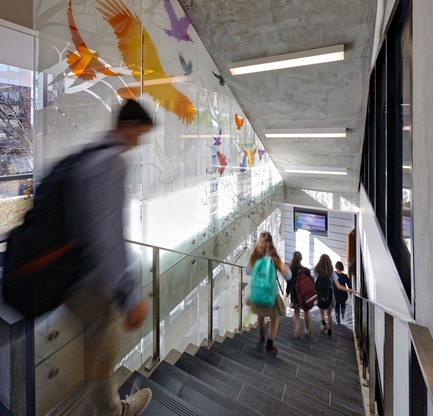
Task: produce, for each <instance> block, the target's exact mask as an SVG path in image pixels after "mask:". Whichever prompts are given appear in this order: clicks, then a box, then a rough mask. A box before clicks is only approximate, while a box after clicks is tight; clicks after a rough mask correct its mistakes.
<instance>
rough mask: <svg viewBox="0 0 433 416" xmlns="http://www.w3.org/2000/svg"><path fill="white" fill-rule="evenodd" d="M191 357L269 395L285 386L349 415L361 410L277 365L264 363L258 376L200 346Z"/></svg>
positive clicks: (360, 413) (359, 407) (306, 397)
mask: <svg viewBox="0 0 433 416" xmlns="http://www.w3.org/2000/svg"><path fill="white" fill-rule="evenodd" d="M195 357H196V358H197V357H198V358H200V359H201V360H203V361H206V362H207V363H209V364H211V365H213V366H216V367H217V368H219V369H221V370H223V371H225V372H227V373H228V374H230V375H232V376H234V377H237V378H238V379H240V380H244V381H246V382H249V381H251V384H253V385H256V386H257V387H260V388H261V389H262V390H263V391H266V392H267V393H269V394H272V392H274V393H273V395H274V396H276V397H278V396H279V397H281V396H280V394H281V392H282V393H283V394H284V392H285V390H287V391H290V392H292V394H294V395H297V394H299V395H301V397H302V398H303V399H306V400H312V401H315V400H317V401H320V402H322V403H324V404H325V405H326V404H329V403H331V404H332V406H333V407H334V406H335V407H336V409H337V410H340V411H341V412H342V413H343V414H346V413H347V414H349V415H353V416H354V415H363V414H364V408H363V405H362V403H358V402H354V401H351V400H350V399H349V400H345V399H344V398H343V399H340V398H338V397H337V396H336V395H334V394H331V392H330V391H329V390H327V389H325V388H323V386H319V385H315V384H313V383H311V382H310V381H309V380H301V381H299V379H298V378H296V377H293V376H292V375H290V374H287V373H285V372H283V371H280V370H279V369H278V368H277V369H274V368H272V367H270V366H268V367H266V371H265V372H264V373H261V374H260V377H257V372H256V371H254V370H252V369H250V368H248V367H246V366H244V365H242V364H239V363H238V362H237V361H233V360H231V359H230V358H227V357H226V356H224V355H221V354H219V353H217V352H215V351H212V350H208V349H206V348H200V349H199V350H198V351H197V353H196V354H195ZM331 397H332V400H331ZM289 400H290V396H289ZM357 403H358V404H357Z"/></svg>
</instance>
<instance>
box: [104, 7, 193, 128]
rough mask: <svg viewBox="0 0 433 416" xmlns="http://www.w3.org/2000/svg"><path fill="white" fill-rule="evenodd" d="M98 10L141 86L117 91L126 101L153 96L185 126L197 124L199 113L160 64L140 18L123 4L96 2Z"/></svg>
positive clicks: (156, 52) (153, 45)
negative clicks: (127, 99)
mask: <svg viewBox="0 0 433 416" xmlns="http://www.w3.org/2000/svg"><path fill="white" fill-rule="evenodd" d="M96 2H97V3H98V4H99V5H100V7H97V10H98V11H99V12H101V13H102V15H103V17H104V19H105V20H106V21H107V22H108V23H109V24H110V26H111V27H112V28H113V31H114V34H115V35H116V37H117V39H118V48H119V51H120V53H121V55H122V58H123V61H124V62H125V64H126V65H127V67H128V68H129V69H130V71H131V73H132V75H133V76H134V78H135V79H136V80H137V81H138V82H141V87H140V85H138V86H129V87H124V88H120V89H119V90H117V94H118V95H119V96H120V97H122V98H134V99H135V98H138V97H139V96H140V95H141V93H142V92H143V93H146V94H149V95H150V96H151V97H152V99H153V100H154V101H155V102H156V103H157V104H159V105H161V107H163V108H164V109H165V110H167V111H169V112H172V113H174V114H176V115H177V117H178V118H179V119H180V120H182V121H183V122H185V123H187V124H190V123H192V122H193V121H194V119H195V116H196V110H195V107H194V105H193V104H192V102H191V101H190V100H189V98H188V97H187V96H186V95H184V94H183V93H182V92H180V91H179V90H178V89H176V88H175V87H174V86H173V81H174V77H170V76H168V75H167V74H166V73H165V72H164V70H163V68H162V64H161V62H160V59H159V56H158V51H157V50H156V47H155V44H154V43H153V41H152V39H151V38H150V36H149V34H148V32H147V30H146V29H145V28H144V27H142V26H141V22H140V20H139V19H138V16H137V15H136V14H135V13H134V14H133V13H132V12H131V11H130V10H129V9H128V7H127V6H126V5H125V4H124V3H123V1H122V0H106V1H105V2H103V1H102V0H96Z"/></svg>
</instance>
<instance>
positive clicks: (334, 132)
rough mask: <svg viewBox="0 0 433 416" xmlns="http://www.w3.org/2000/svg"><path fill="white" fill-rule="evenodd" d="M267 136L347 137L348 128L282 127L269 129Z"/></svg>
mask: <svg viewBox="0 0 433 416" xmlns="http://www.w3.org/2000/svg"><path fill="white" fill-rule="evenodd" d="M265 137H267V138H269V139H270V138H315V137H346V129H345V128H344V127H342V128H324V129H320V128H317V129H281V130H268V131H267V132H266V133H265Z"/></svg>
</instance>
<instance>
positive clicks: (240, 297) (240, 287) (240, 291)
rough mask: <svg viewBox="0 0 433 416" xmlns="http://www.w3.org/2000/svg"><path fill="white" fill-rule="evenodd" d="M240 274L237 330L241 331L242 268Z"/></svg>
mask: <svg viewBox="0 0 433 416" xmlns="http://www.w3.org/2000/svg"><path fill="white" fill-rule="evenodd" d="M240 269H241V274H240V282H239V330H241V329H242V322H243V317H242V310H243V307H242V306H243V305H242V286H243V280H244V279H243V268H242V267H241V268H240Z"/></svg>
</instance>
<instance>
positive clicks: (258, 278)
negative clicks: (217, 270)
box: [246, 232, 291, 355]
mask: <svg viewBox="0 0 433 416" xmlns="http://www.w3.org/2000/svg"><path fill="white" fill-rule="evenodd" d="M277 271H279V272H280V273H281V274H282V275H283V277H284V278H285V279H286V281H288V280H289V279H290V276H291V274H290V269H289V268H288V267H286V265H285V264H284V262H283V261H282V260H281V258H280V256H279V255H278V254H277V250H276V249H275V246H274V244H273V241H272V236H271V234H270V233H269V232H263V233H260V235H259V238H258V240H257V243H256V246H255V248H254V251H253V253H252V254H251V257H250V259H249V262H248V264H247V271H246V272H247V274H249V275H251V286H250V287H251V290H250V297H249V299H248V301H247V304H248V305H249V306H251V308H252V310H253V312H254V313H255V314H257V322H258V328H259V337H260V341H261V342H263V341H265V317H267V316H268V317H269V318H270V319H271V322H270V324H269V329H268V340H267V343H266V352H267V353H268V354H270V355H276V354H277V352H278V348H277V346H276V345H275V344H274V340H275V337H276V336H277V330H278V321H279V317H280V316H284V315H285V314H286V309H285V305H284V301H283V300H282V298H281V296H280V295H279V294H278V286H277V284H279V283H277V282H278V281H277V279H278V277H277ZM281 302H282V304H281Z"/></svg>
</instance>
